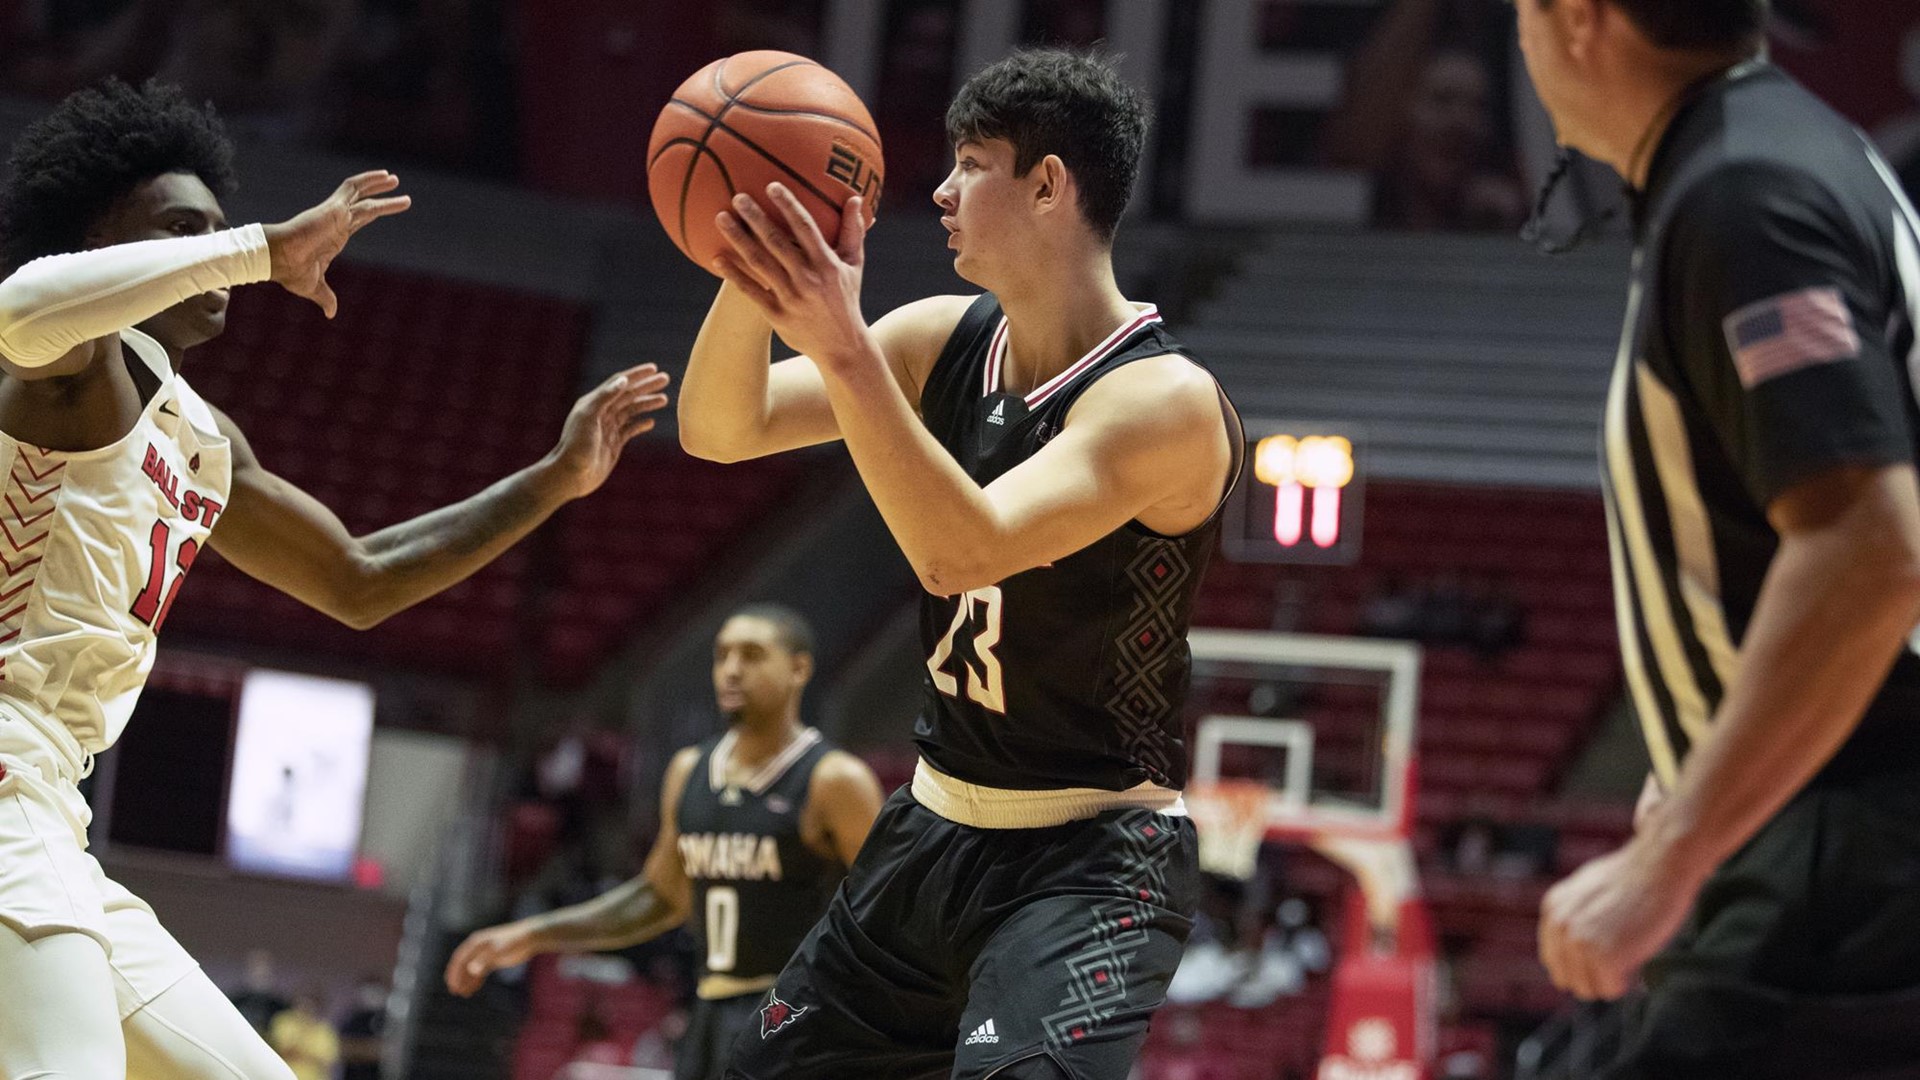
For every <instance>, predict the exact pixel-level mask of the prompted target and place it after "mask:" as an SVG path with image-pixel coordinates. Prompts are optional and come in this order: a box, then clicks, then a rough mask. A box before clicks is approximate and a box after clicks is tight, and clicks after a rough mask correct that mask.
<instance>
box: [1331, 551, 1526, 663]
mask: <svg viewBox="0 0 1920 1080" xmlns="http://www.w3.org/2000/svg"><path fill="white" fill-rule="evenodd" d="M1526 618H1527V616H1526V609H1525V608H1523V607H1522V606H1521V604H1520V601H1519V599H1518V598H1517V597H1515V596H1514V594H1513V589H1512V587H1511V586H1509V585H1508V584H1507V583H1505V582H1504V581H1498V580H1495V579H1493V578H1487V577H1474V578H1471V579H1470V578H1468V577H1467V576H1466V575H1464V574H1462V573H1460V572H1459V571H1447V572H1446V573H1443V574H1441V575H1440V576H1439V577H1438V578H1437V579H1435V580H1434V581H1433V583H1432V584H1430V585H1428V586H1425V587H1418V586H1412V585H1408V584H1407V583H1406V582H1404V581H1402V580H1401V579H1400V578H1398V577H1394V576H1389V577H1387V578H1386V579H1384V580H1383V581H1382V582H1381V583H1380V587H1379V588H1378V589H1377V590H1376V591H1375V592H1374V593H1373V595H1371V596H1370V597H1368V598H1367V601H1366V603H1365V604H1363V605H1362V606H1361V609H1360V619H1359V633H1360V634H1361V635H1362V636H1365V637H1379V638H1403V639H1406V640H1410V641H1420V642H1424V643H1426V644H1429V645H1467V646H1470V647H1472V648H1473V649H1474V650H1475V651H1477V652H1478V653H1479V654H1480V657H1481V659H1483V660H1486V661H1489V662H1491V661H1493V660H1495V659H1498V658H1499V657H1500V656H1502V655H1504V654H1505V653H1506V652H1507V650H1509V649H1512V648H1513V647H1515V646H1517V645H1519V644H1521V643H1522V642H1523V641H1524V640H1525V639H1526V632H1527V631H1526V625H1527V624H1526Z"/></svg>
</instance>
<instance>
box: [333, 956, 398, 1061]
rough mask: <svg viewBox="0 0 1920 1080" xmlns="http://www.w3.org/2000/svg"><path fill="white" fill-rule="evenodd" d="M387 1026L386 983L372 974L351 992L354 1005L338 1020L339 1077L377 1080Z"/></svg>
mask: <svg viewBox="0 0 1920 1080" xmlns="http://www.w3.org/2000/svg"><path fill="white" fill-rule="evenodd" d="M386 1028H387V984H386V983H385V982H384V981H382V980H381V979H378V978H375V977H373V976H368V977H367V978H364V979H361V980H360V985H359V986H357V987H355V988H354V991H353V1008H352V1009H350V1010H349V1011H348V1012H347V1018H346V1019H345V1020H343V1021H341V1022H340V1060H341V1061H342V1062H344V1066H343V1067H342V1069H341V1070H340V1080H380V1048H381V1037H382V1036H383V1035H385V1034H386Z"/></svg>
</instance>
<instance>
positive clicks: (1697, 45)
mask: <svg viewBox="0 0 1920 1080" xmlns="http://www.w3.org/2000/svg"><path fill="white" fill-rule="evenodd" d="M1552 3H1553V0H1541V4H1542V6H1551V5H1552ZM1607 3H1610V4H1612V5H1613V6H1614V7H1617V8H1619V9H1620V10H1622V11H1624V12H1626V13H1627V15H1628V16H1629V17H1631V18H1632V19H1633V22H1634V25H1635V26H1638V27H1639V28H1640V32H1641V33H1643V34H1645V35H1647V40H1649V41H1651V42H1653V43H1654V44H1655V45H1658V46H1660V47H1661V48H1663V49H1737V48H1741V47H1743V46H1748V45H1754V44H1758V43H1759V41H1760V39H1761V38H1762V36H1763V35H1765V33H1766V30H1767V16H1768V14H1769V13H1770V10H1771V8H1772V6H1773V5H1772V2H1771V0H1607Z"/></svg>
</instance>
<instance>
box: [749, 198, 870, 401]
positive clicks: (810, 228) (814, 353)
mask: <svg viewBox="0 0 1920 1080" xmlns="http://www.w3.org/2000/svg"><path fill="white" fill-rule="evenodd" d="M767 202H768V203H770V204H772V206H773V207H774V209H775V210H776V211H777V212H778V214H779V218H778V219H775V218H774V217H771V216H769V215H768V214H767V212H766V211H765V210H763V209H761V207H760V204H759V203H758V202H756V201H755V200H754V199H753V198H751V197H750V196H748V195H746V194H744V193H743V194H740V195H736V196H734V198H733V209H732V210H730V211H726V212H723V213H721V214H720V215H719V217H718V219H717V222H716V224H717V225H718V226H719V229H720V233H721V235H722V236H724V237H726V240H727V243H728V244H729V245H730V246H731V247H732V249H733V250H732V251H730V252H725V253H723V254H721V255H720V256H719V257H718V258H716V259H715V260H714V262H713V271H714V273H717V274H719V275H720V276H721V277H723V278H725V279H726V280H727V281H729V282H732V283H733V285H734V287H735V288H738V289H739V290H740V291H741V292H743V293H745V294H746V295H747V296H748V297H750V298H751V299H752V300H753V302H754V303H755V304H756V305H757V306H758V307H759V308H760V310H761V312H762V313H763V314H765V315H766V317H767V321H768V322H769V323H771V324H772V326H773V329H774V332H775V333H777V334H779V335H780V339H781V340H782V341H785V342H786V343H787V344H788V345H789V346H791V347H792V348H794V349H795V350H797V351H799V352H801V353H804V354H806V355H807V356H810V357H812V358H813V360H814V362H815V363H818V364H822V365H829V366H830V365H831V364H833V363H834V362H836V361H837V360H839V359H840V358H842V357H845V356H847V355H848V354H849V353H851V352H855V351H857V347H858V345H859V344H860V339H861V337H862V336H863V335H864V334H866V333H867V324H866V319H865V318H864V317H863V316H862V315H861V314H860V282H861V277H862V275H863V273H864V272H865V268H866V240H867V218H866V213H865V204H864V201H863V200H862V199H861V198H860V197H859V196H858V195H856V196H854V197H853V198H851V199H848V200H847V202H846V204H845V205H844V206H843V207H842V208H841V211H840V236H839V238H838V240H837V242H835V243H833V244H829V243H827V239H826V237H825V236H823V235H821V233H820V226H819V225H818V224H817V223H815V222H814V220H813V215H812V214H809V213H808V212H807V209H806V207H804V206H802V205H801V204H800V200H799V199H798V198H796V197H795V196H794V194H793V192H792V191H789V190H788V189H787V187H786V185H784V184H778V183H775V184H768V185H767Z"/></svg>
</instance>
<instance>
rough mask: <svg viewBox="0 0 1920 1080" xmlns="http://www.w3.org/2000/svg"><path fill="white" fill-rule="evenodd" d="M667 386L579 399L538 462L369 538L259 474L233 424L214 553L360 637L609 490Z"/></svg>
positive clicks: (628, 387) (627, 375) (280, 481)
mask: <svg viewBox="0 0 1920 1080" xmlns="http://www.w3.org/2000/svg"><path fill="white" fill-rule="evenodd" d="M666 386H667V375H666V374H665V373H664V372H661V371H658V370H656V369H655V368H654V366H653V365H651V364H643V365H641V366H639V367H635V368H629V369H628V370H626V371H623V372H621V373H620V374H618V375H615V376H613V377H611V378H609V379H608V380H606V381H605V382H603V383H601V384H600V385H599V386H598V387H596V388H595V389H593V390H592V391H590V392H588V393H587V394H586V395H585V396H583V397H581V398H580V400H579V401H577V402H576V403H575V404H574V406H573V411H572V412H570V413H569V414H568V415H567V420H566V424H565V426H564V427H563V429H562V431H561V435H560V440H559V442H558V443H556V444H555V445H554V448H553V449H552V450H551V451H549V452H548V454H547V455H546V456H545V457H543V458H541V459H540V460H539V461H538V462H535V463H534V464H532V465H529V466H527V467H526V468H524V469H522V470H520V471H519V472H516V473H514V474H513V475H511V476H508V477H505V478H504V479H502V480H499V481H497V482H496V483H494V484H493V485H492V486H490V487H488V488H486V489H485V490H483V491H480V492H478V493H477V494H474V495H472V496H470V497H468V498H466V499H463V500H461V501H460V502H457V503H454V504H452V505H450V506H445V507H442V508H440V509H438V510H434V511H432V512H430V513H427V514H423V515H421V516H420V517H417V518H414V519H413V520H411V521H405V522H401V523H399V524H397V525H393V526H389V527H388V528H385V529H381V530H380V531H378V532H375V533H370V534H368V535H366V536H361V537H356V536H354V535H352V534H351V533H349V532H348V531H347V528H346V526H345V525H343V524H342V523H341V521H340V519H339V517H338V516H336V515H335V514H334V513H333V511H331V510H329V509H327V508H326V507H325V506H323V505H321V503H320V502H319V500H317V499H315V498H314V497H313V496H311V495H309V494H307V493H306V492H304V491H301V490H300V489H299V488H298V487H296V486H294V485H293V484H292V483H290V482H288V481H287V480H286V479H285V478H283V477H280V476H278V475H276V474H275V473H273V472H272V471H270V470H269V469H267V468H266V466H264V465H262V464H261V463H260V460H259V459H258V458H257V457H256V456H255V455H254V452H253V448H252V447H251V446H250V445H248V443H247V439H246V436H245V435H244V434H243V433H242V432H241V431H240V428H239V427H238V425H236V424H235V423H234V422H233V421H232V419H230V418H229V417H227V416H226V414H224V413H216V417H217V419H218V421H219V424H220V430H221V432H222V434H224V435H226V436H227V438H228V439H230V440H232V442H233V493H232V496H231V504H230V505H229V506H228V507H227V508H226V511H225V512H224V513H223V514H222V515H221V517H220V518H219V519H218V520H217V521H216V523H215V526H214V531H213V535H212V543H213V546H214V549H215V550H217V551H219V552H220V554H221V555H222V556H224V557H225V558H226V559H227V560H228V561H229V562H231V563H233V564H234V565H235V566H237V567H239V568H240V569H241V570H243V571H245V572H246V573H247V574H248V575H250V576H252V577H254V578H257V579H259V580H261V581H263V582H265V583H267V584H268V585H271V586H273V587H274V588H276V589H279V590H280V591H282V592H284V593H286V594H288V595H289V596H292V597H294V598H295V599H297V600H299V601H301V602H302V603H304V604H307V605H308V606H309V607H312V608H315V609H317V610H319V611H322V612H324V613H326V614H327V615H330V616H332V617H333V618H336V619H338V620H340V621H341V622H343V623H346V624H347V625H349V626H353V627H355V628H362V629H363V628H365V627H369V626H373V625H376V624H378V623H379V622H381V621H382V620H384V619H386V618H388V617H390V616H392V615H394V614H396V613H398V612H401V611H404V610H406V609H407V608H409V607H411V606H413V605H414V604H417V603H419V602H420V601H422V600H425V599H427V598H428V597H430V596H433V595H435V594H437V593H439V592H441V591H443V590H445V589H447V588H450V587H452V586H453V585H456V584H458V583H459V582H461V581H464V580H466V579H467V578H468V577H470V576H472V575H473V574H474V573H475V572H476V571H478V570H479V569H480V568H481V567H484V566H486V565H487V564H488V563H490V562H492V561H493V560H494V559H496V558H499V557H500V555H501V554H502V553H503V552H505V551H506V550H507V549H508V548H510V547H512V546H513V545H514V544H515V543H517V542H518V541H519V540H520V539H521V538H522V537H525V536H526V535H527V534H528V533H530V532H532V531H533V530H534V529H535V528H536V527H538V526H539V525H540V524H541V523H542V522H544V521H546V520H547V518H549V517H551V516H552V515H553V512H554V511H555V510H558V509H559V508H560V507H561V506H564V505H565V504H566V503H568V502H570V501H572V500H574V499H577V498H581V497H582V496H585V495H588V494H590V493H592V492H593V491H594V490H596V489H597V488H599V486H600V485H601V484H602V483H603V482H605V480H606V478H607V476H608V474H609V473H611V472H612V471H613V467H614V465H615V464H616V463H618V461H619V460H620V452H621V450H622V448H624V447H625V446H626V444H627V442H628V441H629V440H631V439H632V438H634V437H635V436H637V435H639V434H641V433H642V432H645V431H647V430H649V429H651V428H652V427H653V424H654V420H653V417H652V414H653V413H655V412H657V411H658V410H660V409H662V408H665V407H666V404H667V398H666V395H665V393H664V391H665V390H666Z"/></svg>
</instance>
